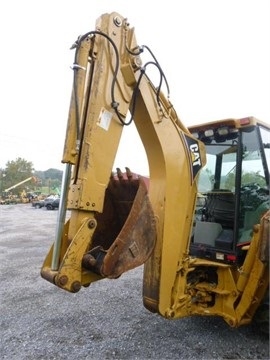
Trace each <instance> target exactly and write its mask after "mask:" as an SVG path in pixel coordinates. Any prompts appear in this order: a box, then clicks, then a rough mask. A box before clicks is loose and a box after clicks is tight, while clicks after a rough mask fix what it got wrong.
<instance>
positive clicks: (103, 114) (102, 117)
mask: <svg viewBox="0 0 270 360" xmlns="http://www.w3.org/2000/svg"><path fill="white" fill-rule="evenodd" d="M112 116H113V114H112V113H110V112H109V111H107V110H105V109H102V110H101V111H100V114H99V118H98V123H97V124H98V126H100V127H102V129H104V130H106V131H108V129H109V127H110V124H111V120H112Z"/></svg>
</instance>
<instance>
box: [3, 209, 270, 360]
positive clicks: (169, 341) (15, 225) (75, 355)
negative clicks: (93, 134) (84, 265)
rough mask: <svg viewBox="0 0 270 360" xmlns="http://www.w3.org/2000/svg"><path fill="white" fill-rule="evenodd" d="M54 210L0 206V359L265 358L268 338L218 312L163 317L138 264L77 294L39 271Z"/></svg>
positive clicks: (51, 233)
mask: <svg viewBox="0 0 270 360" xmlns="http://www.w3.org/2000/svg"><path fill="white" fill-rule="evenodd" d="M56 218H57V212H56V211H48V210H45V209H34V208H33V207H32V206H31V204H20V205H2V206H0V235H1V236H0V247H1V249H0V272H1V278H0V283H1V287H0V303H1V324H0V335H1V345H0V354H1V359H10V360H13V359H14V360H15V359H19V360H23V359H27V360H31V359H33V360H38V359H65V360H69V359H70V360H71V359H72V360H73V359H196V360H197V359H215V360H216V359H269V339H268V338H266V337H263V336H262V335H260V334H258V333H256V329H254V328H253V327H251V326H245V327H241V328H239V329H232V328H229V327H228V325H227V324H226V323H225V322H224V321H223V320H222V319H220V318H213V317H211V318H210V317H209V318H208V317H192V318H185V319H180V320H166V319H163V318H162V317H160V316H159V315H156V314H152V313H150V312H149V311H147V310H146V309H145V308H144V307H143V304H142V297H141V289H142V267H140V268H137V269H135V270H132V271H130V272H128V273H126V274H124V275H122V276H121V277H120V278H119V279H117V280H107V279H105V280H102V281H99V282H97V283H94V284H92V285H91V286H90V287H89V288H84V289H82V290H81V291H80V292H78V293H76V294H70V293H67V292H65V291H63V290H61V289H59V288H57V287H55V286H53V285H52V284H50V283H48V282H47V281H45V280H43V279H42V278H41V277H40V274H39V273H40V267H41V265H42V262H43V260H44V258H45V255H46V254H47V251H48V249H49V247H50V245H51V244H52V242H53V239H54V232H55V223H56Z"/></svg>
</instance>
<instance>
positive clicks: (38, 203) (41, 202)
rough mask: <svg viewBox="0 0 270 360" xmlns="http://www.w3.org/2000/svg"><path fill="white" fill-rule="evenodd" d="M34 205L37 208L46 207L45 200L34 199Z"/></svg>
mask: <svg viewBox="0 0 270 360" xmlns="http://www.w3.org/2000/svg"><path fill="white" fill-rule="evenodd" d="M32 206H33V207H34V208H35V209H40V208H42V207H44V200H33V201H32Z"/></svg>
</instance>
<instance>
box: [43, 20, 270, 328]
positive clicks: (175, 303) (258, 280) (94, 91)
mask: <svg viewBox="0 0 270 360" xmlns="http://www.w3.org/2000/svg"><path fill="white" fill-rule="evenodd" d="M73 47H74V49H75V51H76V55H75V61H74V87H73V91H72V97H71V103H70V111H69V118H68V124H67V132H66V141H65V146H64V154H63V163H66V164H67V165H66V166H67V168H66V172H65V175H64V180H63V184H64V186H63V188H62V192H61V204H60V210H59V214H60V216H59V221H58V228H57V231H56V240H55V242H54V244H53V245H52V247H51V249H50V251H49V253H48V255H47V257H46V259H45V261H44V264H43V266H42V269H41V275H42V277H43V278H45V279H46V280H48V281H50V282H52V283H53V284H55V285H57V286H58V287H60V288H62V289H64V290H67V291H70V292H77V291H79V290H80V288H81V287H82V286H89V285H90V284H91V283H92V282H94V281H98V280H101V279H103V278H118V277H119V276H121V274H122V273H124V272H125V271H128V270H130V269H132V268H135V267H137V266H140V265H142V264H144V277H143V302H144V305H145V307H146V308H148V309H149V310H150V311H152V312H158V313H159V314H160V315H162V316H164V317H166V318H170V319H172V318H181V317H185V316H190V315H215V316H221V317H223V318H224V320H225V321H226V322H227V323H228V324H229V325H230V326H233V327H237V326H240V325H242V324H246V323H249V322H251V320H252V318H253V316H254V314H255V312H256V310H257V308H258V307H259V305H260V304H261V302H262V300H263V298H264V297H265V294H266V292H267V289H268V283H269V267H268V262H269V259H268V249H269V216H270V214H269V211H268V212H267V208H266V210H265V211H264V212H263V213H262V214H261V215H260V218H259V220H256V221H255V217H254V221H253V223H252V226H251V228H252V231H251V232H250V231H249V233H250V236H249V237H247V238H246V241H245V242H240V243H239V238H240V234H241V236H242V237H243V234H244V230H245V229H244V225H243V226H242V225H241V226H240V225H239V224H238V220H237V217H238V215H237V214H238V213H239V214H240V212H241V211H242V210H241V211H240V204H242V203H241V201H242V200H241V188H240V184H241V180H240V175H239V174H240V171H241V169H240V168H239V166H240V165H238V163H240V162H241V161H240V159H241V156H240V155H239V154H240V150H239V149H240V147H239V145H238V144H239V141H240V140H241V139H242V138H244V137H245V136H246V135H243V136H242V135H240V134H242V132H243V133H244V134H250V133H251V132H252V131H257V130H256V129H257V128H261V127H262V128H263V131H266V132H268V134H269V127H268V126H267V125H266V124H263V123H262V122H260V121H258V120H257V119H255V118H253V117H249V118H243V119H225V120H219V121H216V122H212V123H210V122H209V123H207V124H202V125H198V126H193V127H192V128H189V129H188V128H187V127H186V126H184V125H183V124H182V122H181V121H180V119H179V118H178V116H177V113H176V111H175V109H174V107H173V105H172V104H171V102H170V101H169V100H168V98H167V97H166V96H165V95H164V93H163V92H162V91H161V84H162V83H163V84H164V82H165V84H167V82H166V78H165V76H164V73H163V71H162V69H161V67H160V64H159V63H158V62H157V61H156V59H155V57H154V56H153V54H152V52H151V51H149V49H148V48H147V47H145V46H144V47H141V46H138V44H137V41H136V38H135V33H134V29H133V28H130V27H129V24H128V22H127V19H125V18H123V17H122V16H121V15H119V14H117V13H112V14H104V15H102V16H101V17H100V18H99V19H98V20H97V23H96V28H95V30H94V31H90V32H89V33H87V34H85V35H84V36H82V37H79V38H78V40H77V41H76V42H75V43H74V46H73ZM146 51H149V53H150V55H151V56H152V58H153V59H154V60H153V61H149V62H147V63H145V64H144V65H143V63H142V57H143V55H144V52H146ZM148 66H155V67H156V68H157V69H158V70H159V72H160V79H159V80H160V83H159V86H158V87H155V86H154V84H153V82H152V81H151V80H150V78H149V77H148V76H147V74H146V73H147V68H148ZM129 116H130V119H131V120H128V118H129ZM131 121H134V123H135V125H136V128H137V130H138V133H139V136H140V138H141V140H142V143H143V145H144V148H145V151H146V154H147V158H148V163H149V178H145V177H143V176H140V175H138V174H134V173H133V172H132V171H131V170H130V169H129V168H126V170H125V171H124V172H121V170H120V169H117V171H116V173H114V171H113V170H114V169H113V168H112V167H113V164H114V161H115V157H116V153H117V150H118V146H119V141H120V138H121V134H122V131H123V128H124V126H128V125H129V124H130V123H131ZM211 131H212V132H211ZM258 131H259V130H258ZM256 136H257V135H256ZM258 136H259V135H258ZM258 139H259V140H258V143H260V144H261V145H262V146H263V144H265V141H262V139H261V138H260V137H258ZM248 141H249V142H250V140H247V142H248ZM213 143H215V146H216V147H215V149H218V148H219V147H218V146H225V143H226V148H224V150H222V153H218V154H216V158H217V159H218V160H217V166H216V167H215V169H216V170H215V171H216V174H218V172H217V170H218V169H219V167H218V164H220V161H221V158H222V156H223V155H224V156H225V155H226V156H227V155H232V156H233V154H235V158H236V159H237V160H236V163H235V164H236V165H235V168H233V171H232V172H231V173H235V174H236V175H235V178H234V186H232V188H233V191H234V196H235V197H236V199H237V204H238V205H236V207H235V208H234V211H235V212H234V213H233V219H234V220H233V221H232V222H233V225H231V224H230V226H229V225H228V223H227V224H225V225H223V224H222V221H220V223H219V221H218V220H217V219H213V217H212V218H211V219H210V215H209V213H207V212H206V210H205V209H206V207H205V201H206V200H207V199H208V198H210V199H212V198H213V199H215V200H216V198H217V197H218V196H219V197H220V198H221V197H222V196H225V195H226V191H225V192H224V190H223V189H221V188H219V186H217V185H216V188H215V189H214V190H215V191H214V193H215V194H214V195H213V194H212V192H213V191H212V190H213V189H211V191H210V190H209V189H208V190H207V191H204V192H203V191H201V190H200V189H199V188H198V184H199V177H200V176H201V173H202V172H203V169H204V166H205V165H206V166H207V161H208V160H207V146H208V145H209V146H210V144H212V145H213ZM267 146H269V144H268V145H267V144H266V146H265V147H266V148H267ZM211 149H212V148H211ZM213 149H214V147H213ZM135 150H136V149H135ZM214 155H215V154H214ZM217 155H218V156H217ZM218 161H219V162H218ZM262 163H263V169H264V171H265V172H266V173H267V171H268V175H263V178H264V181H265V185H266V187H267V186H268V187H269V170H268V168H267V169H266V166H267V164H266V160H265V157H263V159H262ZM127 166H128V164H127ZM235 169H236V170H235ZM210 175H211V176H212V178H213V179H214V174H210ZM217 177H218V175H217ZM220 181H222V179H220V178H219V182H220ZM216 184H217V182H216ZM237 184H238V185H237ZM263 185H264V184H263ZM237 186H238V187H237ZM268 191H269V188H268ZM220 193H222V194H221V195H222V196H221V195H218V194H220ZM268 194H269V192H268ZM213 199H212V200H213ZM202 200H203V201H204V204H203V205H201V206H198V204H200V202H201V201H202ZM264 200H265V199H264ZM212 202H213V201H212ZM264 202H267V200H266V201H264ZM246 208H247V206H246ZM198 209H199V210H198ZM241 209H242V208H241ZM66 210H70V216H69V219H68V220H67V221H66V220H65V212H66ZM243 211H244V210H243ZM245 211H246V209H245ZM249 211H250V212H251V210H250V209H249ZM241 214H242V215H243V216H244V213H243V212H241ZM207 216H208V217H207ZM224 217H225V215H224ZM251 217H252V215H251ZM221 218H222V216H221ZM251 222H252V221H251ZM213 224H214V225H213ZM227 225H228V226H227ZM227 228H228V229H227ZM225 230H226V231H227V230H228V232H225ZM202 234H203V235H202ZM220 234H223V235H224V236H223V237H222V236H221V235H220ZM225 234H227V235H228V236H227V237H225ZM232 234H233V235H232ZM230 236H231V238H230ZM210 242H213V244H212V243H211V244H210ZM219 243H220V245H219V246H220V248H218V244H219ZM208 246H209V247H210V250H209V249H208ZM89 291H90V290H89Z"/></svg>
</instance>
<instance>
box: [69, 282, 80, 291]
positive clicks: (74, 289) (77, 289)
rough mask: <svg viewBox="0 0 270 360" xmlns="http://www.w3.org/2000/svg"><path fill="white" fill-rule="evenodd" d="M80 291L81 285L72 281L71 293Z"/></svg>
mask: <svg viewBox="0 0 270 360" xmlns="http://www.w3.org/2000/svg"><path fill="white" fill-rule="evenodd" d="M80 289H81V283H80V282H79V281H74V282H73V283H72V284H71V291H72V292H74V293H76V292H78V291H79V290H80Z"/></svg>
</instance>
